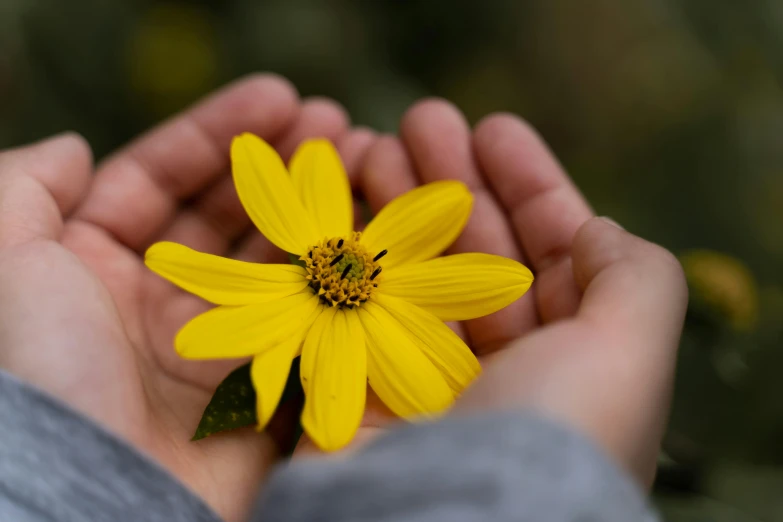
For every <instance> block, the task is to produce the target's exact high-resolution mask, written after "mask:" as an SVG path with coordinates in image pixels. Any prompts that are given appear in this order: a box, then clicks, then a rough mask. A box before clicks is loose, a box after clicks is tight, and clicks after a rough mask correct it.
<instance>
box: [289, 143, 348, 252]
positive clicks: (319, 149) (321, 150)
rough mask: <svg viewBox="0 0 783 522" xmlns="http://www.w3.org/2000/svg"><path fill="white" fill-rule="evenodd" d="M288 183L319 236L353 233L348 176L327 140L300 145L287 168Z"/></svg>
mask: <svg viewBox="0 0 783 522" xmlns="http://www.w3.org/2000/svg"><path fill="white" fill-rule="evenodd" d="M289 171H290V172H291V181H292V182H293V184H294V188H295V189H296V191H297V192H298V194H299V198H300V199H301V201H302V203H303V204H304V207H305V209H306V210H307V211H309V212H310V215H311V216H312V217H313V222H314V223H315V224H316V226H317V227H318V228H319V232H320V235H321V236H326V237H340V236H347V235H348V234H350V233H351V232H352V231H353V199H352V197H351V186H350V184H349V183H348V175H347V174H346V173H345V167H343V162H342V160H341V159H340V155H339V154H338V153H337V149H335V148H334V145H332V143H331V142H330V141H329V140H325V139H312V140H307V141H305V142H304V143H302V144H301V145H300V146H299V148H297V149H296V152H294V155H293V157H292V158H291V162H290V164H289Z"/></svg>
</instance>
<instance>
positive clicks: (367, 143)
mask: <svg viewBox="0 0 783 522" xmlns="http://www.w3.org/2000/svg"><path fill="white" fill-rule="evenodd" d="M377 139H378V135H377V134H376V132H375V131H373V130H372V129H368V128H366V127H356V128H353V129H351V131H350V132H348V133H347V134H344V135H343V137H342V138H341V139H340V141H338V142H337V144H336V146H337V152H339V153H340V158H341V159H342V160H343V165H344V166H345V173H346V174H347V175H348V179H349V180H350V181H351V187H353V188H356V187H358V185H359V172H360V169H361V167H362V164H363V163H364V160H365V158H366V157H367V153H368V152H369V150H370V147H371V146H372V145H373V144H374V143H375V141H376V140H377Z"/></svg>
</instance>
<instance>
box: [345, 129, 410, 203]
mask: <svg viewBox="0 0 783 522" xmlns="http://www.w3.org/2000/svg"><path fill="white" fill-rule="evenodd" d="M358 183H359V190H361V192H362V194H363V195H364V197H365V199H366V200H367V204H368V205H369V206H370V209H371V210H372V212H373V214H377V213H378V211H380V210H381V209H382V208H383V207H384V206H385V205H386V204H387V203H389V201H391V200H392V199H394V198H396V197H397V196H399V195H401V194H404V193H405V192H407V191H409V190H412V189H414V188H416V186H417V185H418V181H417V180H416V174H415V173H414V171H413V165H412V164H411V162H410V158H408V153H407V151H406V150H405V146H404V145H403V144H402V142H401V141H400V140H399V139H397V138H396V137H394V136H381V137H380V138H378V140H377V141H376V142H375V143H374V144H373V145H372V147H370V150H369V151H367V156H366V157H365V159H364V165H362V168H361V170H360V171H359V182H358Z"/></svg>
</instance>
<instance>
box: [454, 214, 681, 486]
mask: <svg viewBox="0 0 783 522" xmlns="http://www.w3.org/2000/svg"><path fill="white" fill-rule="evenodd" d="M572 258H573V270H574V278H575V280H576V282H577V284H578V285H579V287H580V288H581V290H582V292H583V294H584V295H583V298H582V302H581V304H580V307H579V310H578V312H577V314H576V316H575V317H573V318H571V319H567V320H563V321H560V322H555V323H552V324H550V325H548V326H547V327H545V328H542V329H540V330H537V331H536V332H533V333H531V334H529V335H527V336H525V337H523V338H522V339H520V340H518V341H516V342H515V343H513V344H511V345H510V346H509V347H508V348H507V349H506V350H504V351H502V352H499V353H498V354H497V356H496V357H495V358H494V359H492V360H491V361H490V363H489V364H488V365H487V366H486V367H485V369H484V372H483V375H482V376H481V377H479V379H478V380H477V381H476V382H475V383H474V384H473V385H472V386H471V388H469V389H468V390H467V391H466V392H465V394H464V395H463V397H462V399H461V404H460V405H458V406H459V408H458V409H461V410H463V411H466V410H467V411H477V410H484V409H486V408H487V407H494V408H504V409H508V408H520V407H523V408H532V409H535V410H538V411H540V412H542V413H544V414H546V415H549V416H551V417H553V418H555V419H558V420H560V421H563V422H565V423H566V424H568V425H570V426H572V427H574V428H576V429H577V430H579V431H581V432H582V433H584V434H585V435H587V436H589V437H590V438H592V439H593V440H594V441H595V442H597V443H598V444H599V445H600V446H601V447H603V448H604V449H605V450H606V451H607V453H608V454H609V455H610V456H612V457H613V458H614V459H615V460H616V461H617V462H618V463H619V464H620V465H621V466H623V467H624V468H626V469H627V470H628V471H629V472H630V473H631V474H633V475H634V476H635V477H636V478H637V480H638V481H639V482H640V483H643V484H646V485H649V484H650V483H651V480H652V478H653V476H654V472H655V463H656V458H657V454H658V448H659V444H660V439H661V437H662V434H663V431H664V428H665V425H666V419H667V416H668V408H669V400H670V394H671V389H672V381H673V376H674V363H675V360H676V353H677V347H678V344H679V337H680V333H681V331H682V324H683V320H684V316H685V309H686V306H687V287H686V285H685V279H684V276H683V273H682V269H681V268H680V265H679V263H678V262H677V259H676V258H675V257H674V256H673V255H672V254H670V253H669V252H667V251H666V250H665V249H663V248H661V247H659V246H657V245H654V244H652V243H649V242H647V241H644V240H642V239H640V238H638V237H635V236H633V235H632V234H629V233H627V232H625V231H624V230H622V229H621V228H620V227H619V226H617V225H616V224H613V223H612V222H610V221H608V220H606V219H602V218H596V219H591V220H590V221H588V222H587V223H585V224H584V225H583V226H582V227H581V228H580V229H579V231H578V232H577V234H576V236H575V238H574V243H573V246H572Z"/></svg>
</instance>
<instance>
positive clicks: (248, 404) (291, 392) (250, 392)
mask: <svg viewBox="0 0 783 522" xmlns="http://www.w3.org/2000/svg"><path fill="white" fill-rule="evenodd" d="M300 393H302V384H301V381H300V379H299V357H297V358H295V359H294V360H293V361H292V363H291V370H290V372H289V374H288V380H287V381H286V384H285V388H284V389H283V395H282V396H281V397H280V403H279V404H278V407H279V406H280V405H281V404H284V403H285V402H287V401H289V400H291V399H293V398H295V397H297V396H298V395H299V394H300ZM297 418H298V416H297ZM257 422H258V420H257V417H256V391H255V388H253V382H252V380H251V379H250V363H247V364H245V365H243V366H240V367H239V368H237V369H236V370H234V371H233V372H231V373H230V374H229V375H228V377H226V378H225V379H224V380H223V382H221V383H220V385H219V386H218V387H217V390H215V394H214V395H213V396H212V399H211V400H210V401H209V404H208V405H207V407H206V409H205V410H204V413H203V414H202V416H201V421H200V422H199V425H198V428H196V433H195V434H194V435H193V438H192V439H191V440H194V441H195V440H200V439H203V438H205V437H209V436H210V435H214V434H215V433H220V432H222V431H228V430H233V429H237V428H243V427H245V426H252V425H255V424H256V423H257Z"/></svg>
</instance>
